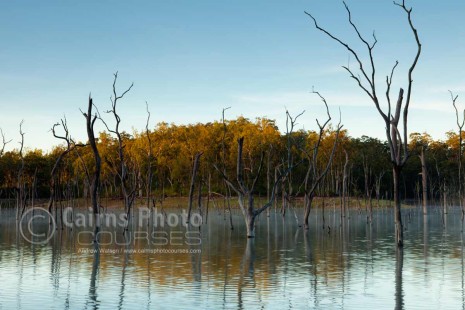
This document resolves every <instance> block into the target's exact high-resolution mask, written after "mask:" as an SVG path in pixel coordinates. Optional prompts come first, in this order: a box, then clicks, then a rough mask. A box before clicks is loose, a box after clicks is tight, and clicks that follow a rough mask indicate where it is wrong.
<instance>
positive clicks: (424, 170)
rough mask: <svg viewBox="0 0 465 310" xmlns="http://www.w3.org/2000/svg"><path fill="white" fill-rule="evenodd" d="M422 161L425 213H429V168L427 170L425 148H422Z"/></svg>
mask: <svg viewBox="0 0 465 310" xmlns="http://www.w3.org/2000/svg"><path fill="white" fill-rule="evenodd" d="M419 157H420V162H421V185H422V192H423V200H422V205H423V214H424V215H426V214H428V209H427V205H428V187H427V186H428V179H427V170H426V160H425V150H424V148H421V153H420V156H419Z"/></svg>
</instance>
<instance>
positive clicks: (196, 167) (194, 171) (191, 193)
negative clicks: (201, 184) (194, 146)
mask: <svg viewBox="0 0 465 310" xmlns="http://www.w3.org/2000/svg"><path fill="white" fill-rule="evenodd" d="M200 156H202V153H197V154H195V158H194V165H193V167H192V177H191V186H190V190H189V210H188V213H187V221H186V224H189V222H190V219H191V212H192V205H193V203H194V186H195V179H196V178H197V171H198V170H199V164H200Z"/></svg>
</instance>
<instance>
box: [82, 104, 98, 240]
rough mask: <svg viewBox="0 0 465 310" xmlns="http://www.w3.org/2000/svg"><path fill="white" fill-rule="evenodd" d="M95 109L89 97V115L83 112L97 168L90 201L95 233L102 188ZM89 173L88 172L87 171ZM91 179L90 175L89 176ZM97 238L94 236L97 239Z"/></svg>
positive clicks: (91, 187) (92, 182)
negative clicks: (94, 219) (99, 193)
mask: <svg viewBox="0 0 465 310" xmlns="http://www.w3.org/2000/svg"><path fill="white" fill-rule="evenodd" d="M93 108H94V104H93V101H92V97H91V96H89V104H88V105H87V113H85V112H82V111H81V113H82V115H84V117H85V118H86V128H87V138H88V139H89V145H90V147H91V149H92V153H93V154H94V161H95V168H94V174H93V176H92V181H91V185H90V200H91V204H92V211H93V213H94V215H95V217H96V221H95V231H96V232H98V229H99V221H98V220H97V217H98V216H97V215H98V214H99V213H100V209H99V203H98V192H99V188H100V171H101V167H102V159H101V158H100V153H99V151H98V148H97V142H96V139H95V134H94V125H95V121H96V120H97V118H98V115H97V113H95V114H93V112H92V109H93ZM86 172H87V171H86ZM88 175H89V177H90V174H88ZM95 237H96V236H94V238H95Z"/></svg>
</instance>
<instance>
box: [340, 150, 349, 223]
mask: <svg viewBox="0 0 465 310" xmlns="http://www.w3.org/2000/svg"><path fill="white" fill-rule="evenodd" d="M343 151H344V155H345V162H344V169H343V176H342V205H341V217H345V216H346V211H347V202H348V200H349V197H348V190H347V189H348V185H349V184H348V183H349V182H348V180H347V178H348V171H347V170H348V169H347V168H348V166H349V153H347V150H346V149H343Z"/></svg>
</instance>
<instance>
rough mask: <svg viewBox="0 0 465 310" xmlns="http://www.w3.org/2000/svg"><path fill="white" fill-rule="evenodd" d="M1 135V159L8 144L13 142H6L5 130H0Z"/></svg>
mask: <svg viewBox="0 0 465 310" xmlns="http://www.w3.org/2000/svg"><path fill="white" fill-rule="evenodd" d="M0 135H1V136H2V148H1V149H0V157H1V156H3V153H5V147H6V145H7V144H8V143H10V142H11V140H8V141H7V140H6V138H5V134H4V133H3V130H2V129H1V128H0Z"/></svg>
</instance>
